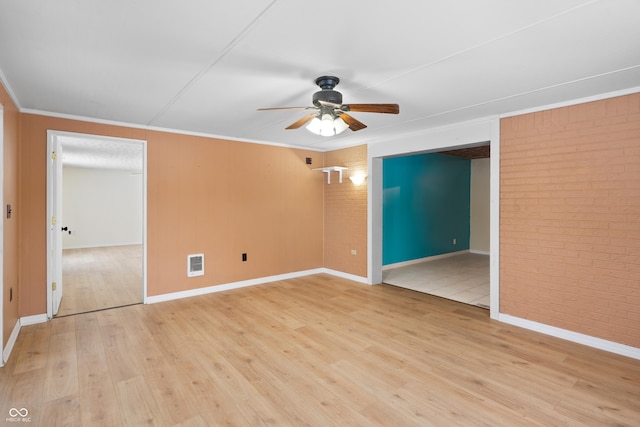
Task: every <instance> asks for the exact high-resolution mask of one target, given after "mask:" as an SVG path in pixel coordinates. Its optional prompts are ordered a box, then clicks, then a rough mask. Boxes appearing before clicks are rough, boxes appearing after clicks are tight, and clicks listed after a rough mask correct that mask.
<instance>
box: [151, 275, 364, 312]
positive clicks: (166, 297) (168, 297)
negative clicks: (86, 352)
mask: <svg viewBox="0 0 640 427" xmlns="http://www.w3.org/2000/svg"><path fill="white" fill-rule="evenodd" d="M321 273H326V274H331V275H332V276H337V277H342V278H343V279H348V280H353V281H354V282H359V283H364V284H365V285H366V284H368V283H369V282H368V279H367V278H366V277H361V276H356V275H353V274H349V273H343V272H341V271H336V270H331V269H328V268H316V269H313V270H304V271H296V272H294V273H287V274H279V275H276V276H267V277H259V278H257V279H250V280H243V281H240V282H233V283H225V284H222V285H213V286H207V287H205V288H198V289H190V290H188V291H180V292H172V293H169V294H162V295H155V296H151V297H147V298H146V299H145V301H144V303H145V304H155V303H158V302H165V301H172V300H176V299H181V298H189V297H195V296H198V295H206V294H211V293H214V292H223V291H228V290H231V289H239V288H244V287H247V286H255V285H263V284H265V283H270V282H277V281H279V280H287V279H295V278H297V277H304V276H311V275H313V274H321Z"/></svg>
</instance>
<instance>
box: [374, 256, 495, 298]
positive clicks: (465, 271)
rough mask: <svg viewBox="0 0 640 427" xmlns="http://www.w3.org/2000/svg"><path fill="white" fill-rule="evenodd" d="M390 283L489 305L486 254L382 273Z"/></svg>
mask: <svg viewBox="0 0 640 427" xmlns="http://www.w3.org/2000/svg"><path fill="white" fill-rule="evenodd" d="M382 281H383V282H384V283H387V284H389V285H394V286H399V287H402V288H407V289H413V290H415V291H419V292H424V293H427V294H431V295H436V296H439V297H443V298H448V299H451V300H454V301H459V302H463V303H465V304H472V305H477V306H480V307H483V308H489V303H490V302H489V255H481V254H472V253H464V254H460V255H454V256H450V257H446V258H440V259H436V260H432V261H425V262H421V263H419V264H412V265H408V266H405V267H398V268H393V269H389V270H385V271H383V272H382Z"/></svg>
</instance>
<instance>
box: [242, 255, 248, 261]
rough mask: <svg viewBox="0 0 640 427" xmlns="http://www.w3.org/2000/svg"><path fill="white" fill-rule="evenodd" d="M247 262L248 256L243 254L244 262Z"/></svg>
mask: <svg viewBox="0 0 640 427" xmlns="http://www.w3.org/2000/svg"><path fill="white" fill-rule="evenodd" d="M246 260H247V254H242V262H245V261H246Z"/></svg>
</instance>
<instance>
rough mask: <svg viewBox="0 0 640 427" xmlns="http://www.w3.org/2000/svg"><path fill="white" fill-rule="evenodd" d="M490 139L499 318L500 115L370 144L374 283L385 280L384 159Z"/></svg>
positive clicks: (492, 269) (492, 272)
mask: <svg viewBox="0 0 640 427" xmlns="http://www.w3.org/2000/svg"><path fill="white" fill-rule="evenodd" d="M486 142H489V144H490V145H491V183H490V199H491V200H490V236H491V242H490V251H489V252H490V255H489V256H490V260H489V263H490V264H489V276H490V278H489V282H490V284H489V289H490V291H489V292H490V295H489V299H490V301H491V304H490V308H489V315H490V317H491V318H492V319H498V317H499V314H500V233H499V228H500V227H499V225H500V120H499V117H498V116H492V117H486V118H482V119H478V120H472V121H468V122H463V123H456V124H454V125H450V126H443V127H440V128H433V129H428V130H426V131H423V132H419V133H414V134H409V135H405V136H403V137H398V138H397V139H395V140H394V142H393V144H388V143H385V141H381V142H380V143H371V144H369V146H368V150H367V157H368V158H367V160H368V164H369V179H368V180H367V181H368V188H367V191H368V201H367V204H368V206H367V212H368V218H367V224H368V225H367V228H368V230H367V256H368V259H367V265H368V271H367V276H368V277H367V279H368V283H369V284H370V285H375V284H378V283H382V201H383V189H382V162H383V159H384V158H387V157H395V156H402V155H410V154H418V153H427V152H437V151H442V150H443V149H456V148H465V147H472V146H474V145H479V144H485V143H486Z"/></svg>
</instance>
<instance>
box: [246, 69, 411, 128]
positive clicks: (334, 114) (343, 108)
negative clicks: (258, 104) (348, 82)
mask: <svg viewBox="0 0 640 427" xmlns="http://www.w3.org/2000/svg"><path fill="white" fill-rule="evenodd" d="M338 83H340V79H339V78H337V77H334V76H322V77H318V78H317V79H316V84H317V85H318V86H320V88H321V89H322V90H320V91H318V92H316V93H314V94H313V106H312V107H273V108H258V111H269V110H315V111H314V112H313V113H311V114H308V115H306V116H304V117H302V118H301V119H299V120H297V121H295V122H294V123H292V124H290V125H289V126H287V128H286V129H298V128H300V127H302V126H304V125H307V126H306V127H307V129H308V130H309V131H311V132H313V133H315V134H316V135H322V136H333V135H336V134H338V133H340V132H342V131H344V130H346V129H351V130H352V131H358V130H361V129H364V128H366V127H367V125H365V124H364V123H362V122H361V121H359V120H356V119H355V118H353V117H352V116H351V115H349V114H347V113H348V112H358V113H385V114H398V113H399V112H400V107H399V106H398V104H343V103H342V94H341V93H340V92H338V91H336V90H333V89H334V88H335V87H336V85H337V84H338Z"/></svg>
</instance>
